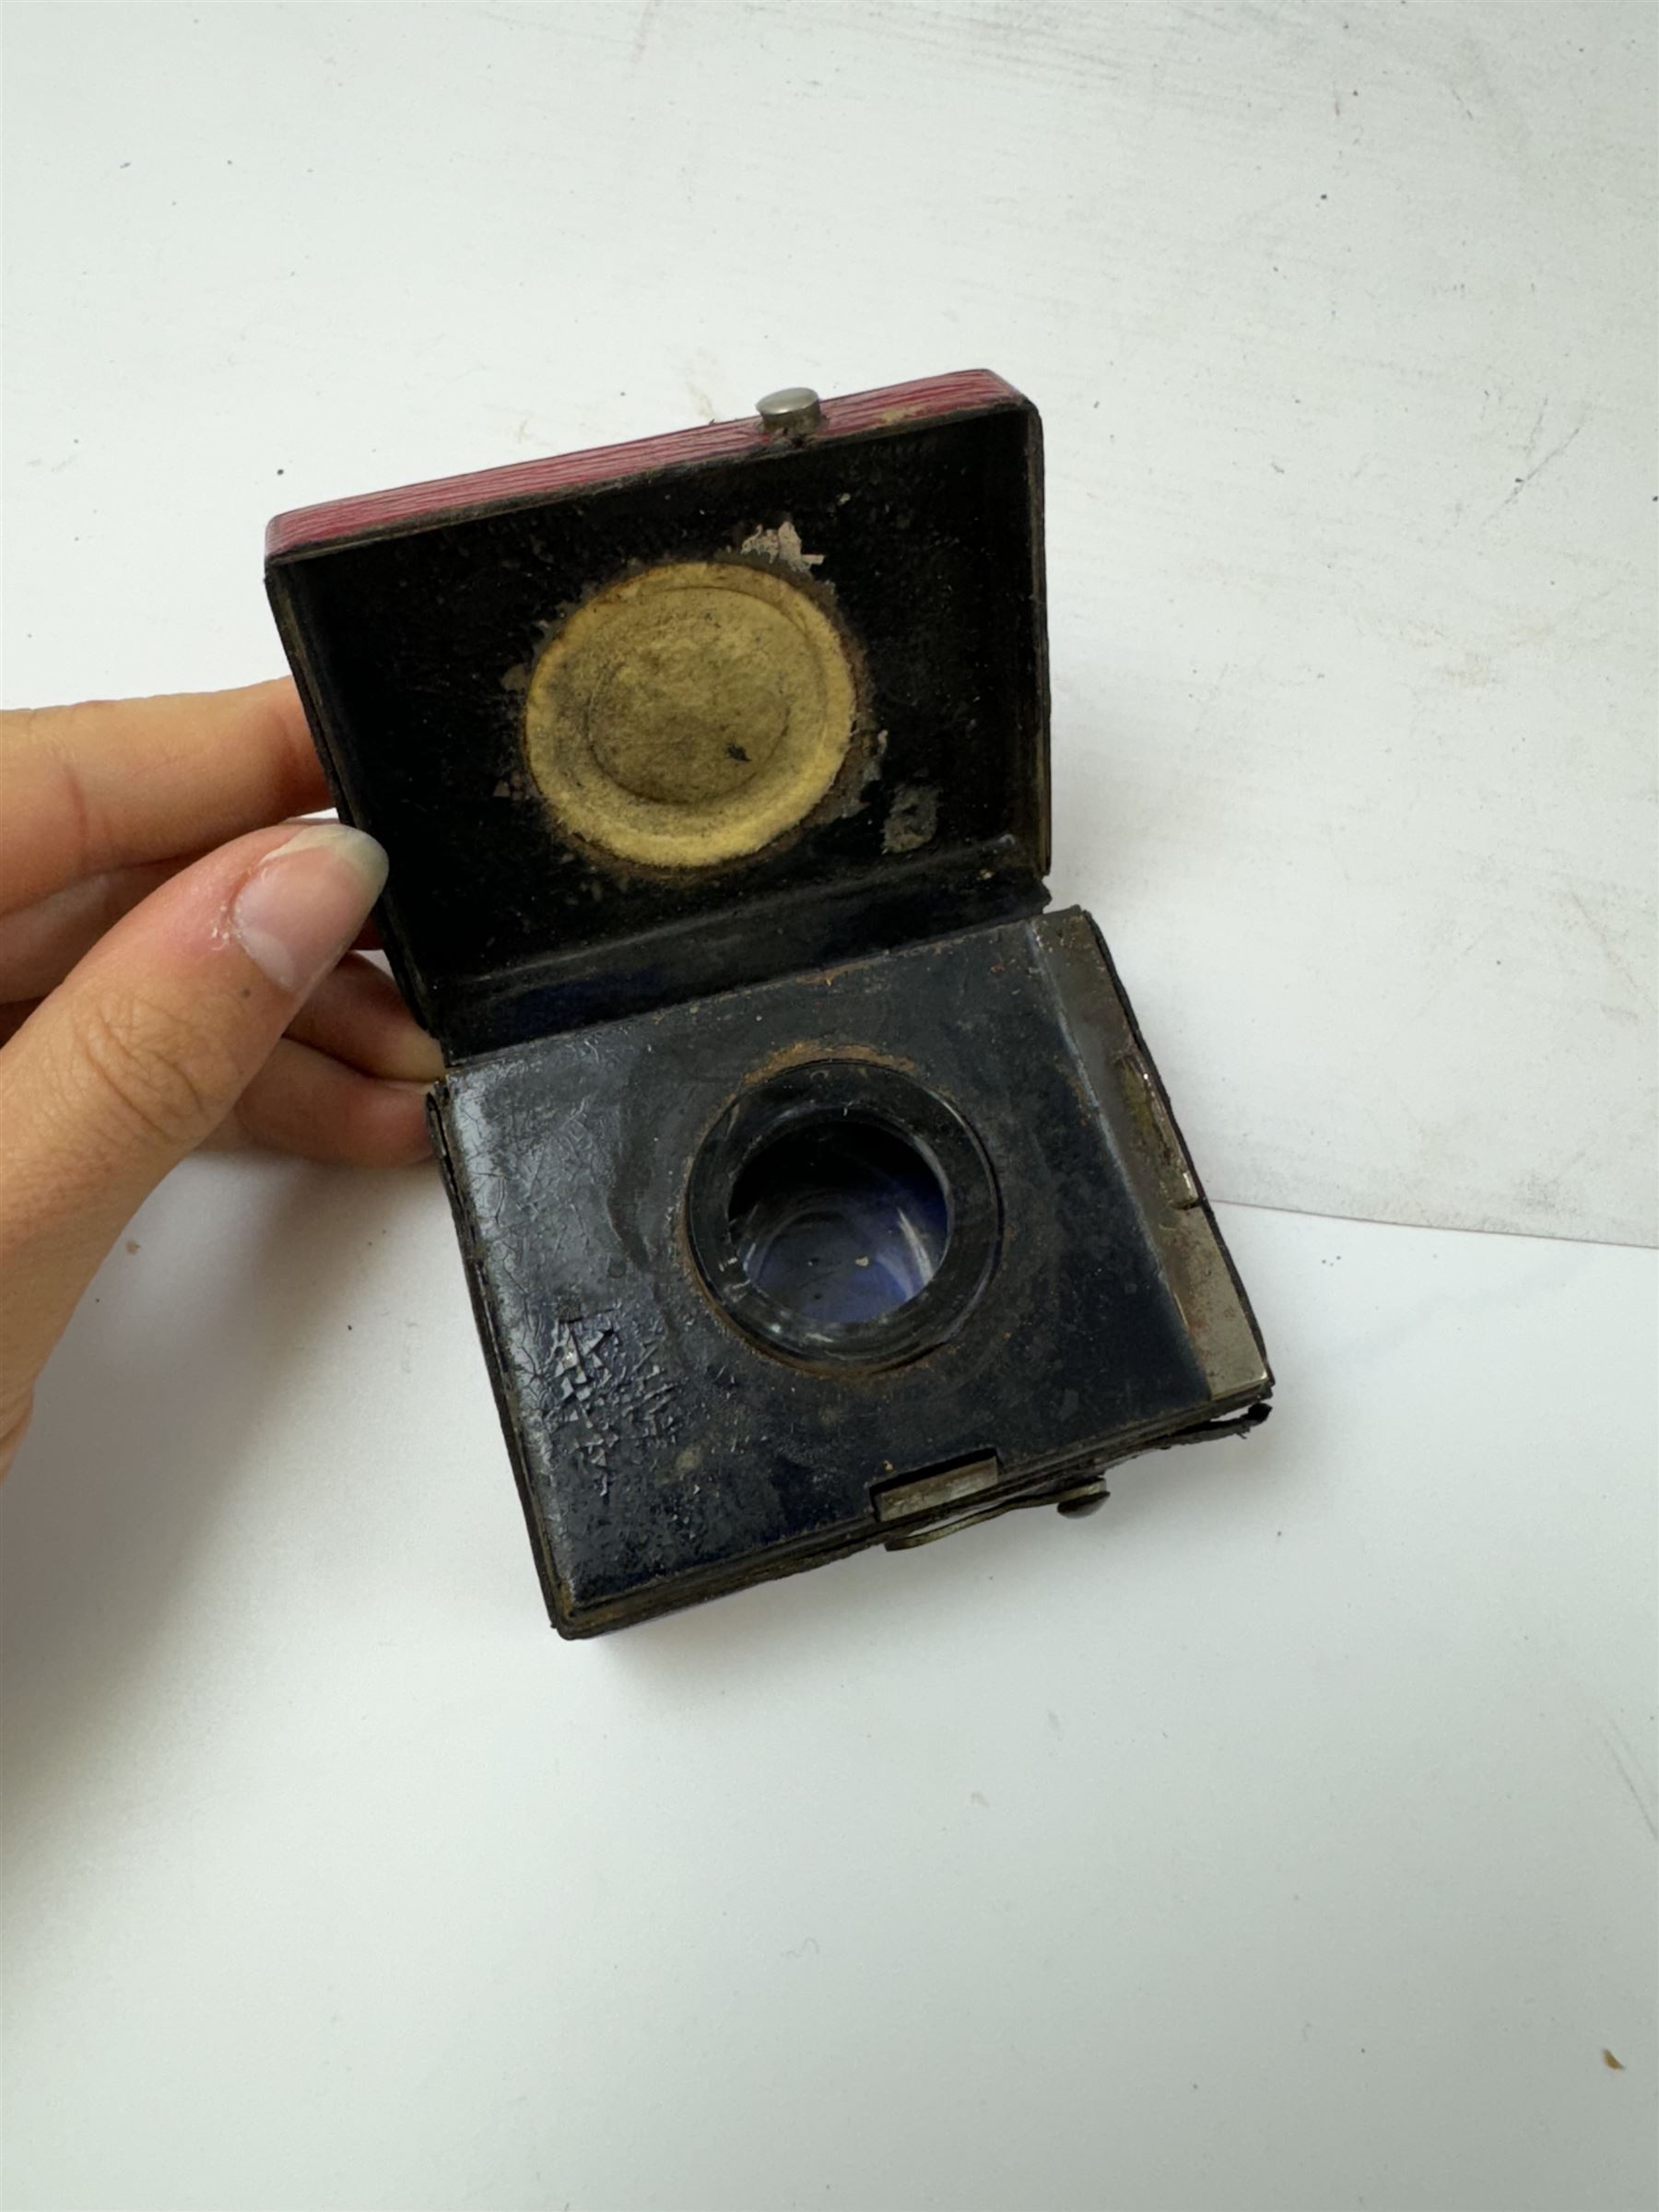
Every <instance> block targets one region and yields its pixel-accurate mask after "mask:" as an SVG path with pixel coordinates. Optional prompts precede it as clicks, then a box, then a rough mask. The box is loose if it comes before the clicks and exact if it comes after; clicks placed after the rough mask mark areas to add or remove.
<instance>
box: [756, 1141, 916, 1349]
mask: <svg viewBox="0 0 1659 2212" xmlns="http://www.w3.org/2000/svg"><path fill="white" fill-rule="evenodd" d="M730 1216H731V1226H732V1239H733V1242H734V1245H735V1249H736V1253H737V1258H738V1262H739V1264H740V1265H741V1267H742V1269H743V1273H744V1275H745V1277H747V1280H748V1281H749V1282H750V1283H752V1284H753V1285H754V1287H755V1288H756V1289H757V1290H759V1291H760V1292H762V1293H763V1294H764V1296H765V1297H766V1298H768V1299H769V1300H771V1303H772V1304H773V1305H774V1306H775V1307H777V1309H778V1310H779V1311H780V1312H782V1313H787V1314H791V1315H794V1316H797V1317H799V1318H800V1319H802V1320H805V1321H807V1322H811V1323H815V1324H825V1323H829V1324H838V1325H841V1324H855V1323H860V1322H870V1321H878V1320H880V1319H881V1318H882V1316H883V1315H885V1314H888V1313H891V1312H896V1311H897V1310H898V1308H899V1307H900V1306H904V1305H908V1304H909V1303H910V1301H911V1300H912V1299H913V1298H915V1297H917V1296H918V1295H919V1294H920V1293H921V1292H922V1291H923V1290H924V1289H925V1288H926V1287H927V1285H928V1284H929V1283H930V1282H932V1280H933V1279H934V1277H935V1275H936V1274H937V1273H938V1268H939V1263H940V1261H941V1260H942V1259H943V1258H944V1256H945V1248H946V1245H947V1242H948V1241H949V1237H950V1207H949V1203H948V1201H947V1198H946V1194H945V1192H944V1190H943V1188H942V1187H941V1184H940V1182H939V1178H938V1175H937V1174H936V1173H935V1171H934V1169H933V1168H932V1167H931V1166H930V1164H929V1163H928V1161H927V1160H926V1159H924V1157H923V1155H922V1153H921V1152H920V1151H919V1150H918V1149H917V1147H915V1146H914V1145H913V1144H912V1143H911V1142H910V1141H909V1140H908V1139H907V1138H906V1137H903V1136H901V1135H899V1133H898V1132H897V1131H896V1130H893V1129H890V1128H887V1127H884V1126H883V1125H882V1124H880V1123H878V1122H875V1121H872V1120H869V1119H865V1118H854V1117H853V1116H850V1115H846V1114H841V1115H837V1116H835V1117H833V1118H830V1117H825V1118H823V1119H819V1120H812V1121H808V1122H806V1123H805V1124H796V1125H795V1126H794V1127H792V1128H789V1129H787V1130H785V1131H784V1132H783V1133H782V1134H781V1135H778V1136H776V1137H774V1138H773V1139H772V1140H771V1142H770V1143H768V1144H763V1145H762V1146H761V1147H760V1148H759V1150H758V1151H757V1152H756V1153H755V1154H754V1155H753V1156H752V1158H751V1159H749V1160H748V1161H747V1164H746V1165H745V1167H744V1168H743V1170H742V1171H741V1172H740V1173H739V1175H738V1177H737V1180H736V1182H735V1184H734V1185H733V1188H732V1196H731V1202H730Z"/></svg>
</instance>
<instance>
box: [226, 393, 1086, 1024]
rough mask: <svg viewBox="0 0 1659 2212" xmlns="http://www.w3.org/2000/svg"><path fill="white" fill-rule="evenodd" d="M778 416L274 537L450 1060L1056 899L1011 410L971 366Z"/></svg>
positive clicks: (428, 490)
mask: <svg viewBox="0 0 1659 2212" xmlns="http://www.w3.org/2000/svg"><path fill="white" fill-rule="evenodd" d="M776 396H777V399H778V400H779V402H780V403H781V402H782V400H784V399H787V400H789V401H791V402H792V403H793V405H792V406H788V407H785V406H782V405H781V404H780V405H777V406H769V408H768V414H767V417H766V418H762V417H759V416H758V417H756V418H752V419H750V420H747V421H743V422H729V423H716V424H712V425H711V426H709V427H708V428H707V429H696V430H687V431H682V432H678V433H676V434H675V435H672V436H669V437H664V438H653V439H646V440H643V441H640V442H639V443H636V444H630V445H620V446H610V447H606V448H604V449H602V450H599V451H596V452H592V453H576V454H571V455H567V456H565V457H563V458H561V459H557V460H549V461H540V462H533V463H526V464H524V465H519V466H515V467H511V468H501V469H495V470H490V471H488V472H487V473H485V474H483V475H479V476H471V477H453V478H450V479H447V480H445V481H442V482H439V483H433V484H421V485H414V486H410V487H408V488H405V489H402V490H398V491H388V492H380V493H373V494H371V495H370V496H368V497H367V498H363V499H356V500H342V501H339V502H337V503H335V504H333V505H329V506H323V507H311V508H305V509H301V510H300V511H298V512H294V513H291V514H285V515H279V516H278V517H277V520H276V521H275V522H273V523H272V524H271V526H270V529H269V532H268V533H267V536H266V582H267V588H268V589H269V592H270V595H271V603H272V606H273V607H274V608H275V610H276V614H277V623H278V626H279V627H280V629H281V631H282V637H283V641H284V644H285V646H286V647H287V650H288V657H289V659H290V661H291V662H292V664H293V667H294V672H295V675H296V677H298V679H299V684H300V694H301V697H302V698H303V700H304V701H305V708H306V712H307V714H308V716H309V717H310V720H311V725H312V733H313V735H314V736H315V738H316V741H317V746H318V749H319V751H320V753H321V754H322V756H323V759H324V764H325V766H326V767H327V769H328V771H329V775H330V779H331V782H333V785H334V788H335V796H336V798H337V800H338V803H339V806H340V811H341V814H342V815H343V817H344V818H346V819H347V820H348V821H352V822H355V823H358V824H359V825H360V826H361V827H362V828H363V829H365V830H371V832H372V833H373V834H374V835H375V836H376V837H378V838H379V839H380V840H381V841H382V843H383V844H384V845H385V846H386V848H387V850H388V851H389V853H391V856H392V876H391V881H390V884H389V886H388V888H387V893H386V896H385V899H384V900H383V901H382V908H381V924H382V932H383V935H384V938H385V943H386V947H387V950H388V953H389V955H390V957H391V959H392V963H393V966H394V969H395V970H396V972H397V975H398V978H399V981H400V982H402V984H403V986H404V989H405V991H406V994H408V996H409V999H410V1001H411V1003H412V1004H413V1005H414V1006H415V1008H416V1010H417V1011H418V1014H419V1015H420V1017H421V1018H422V1019H423V1020H424V1021H425V1022H426V1023H427V1025H428V1027H429V1029H430V1030H432V1031H433V1033H434V1035H436V1036H437V1038H438V1039H439V1041H440V1042H441V1044H442V1045H443V1047H444V1049H445V1051H446V1053H448V1054H449V1055H450V1056H451V1057H452V1058H453V1057H457V1056H463V1055H466V1054H470V1053H478V1052H484V1051H489V1050H492V1049H494V1048H495V1047H497V1046H500V1045H502V1044H506V1043H510V1042H512V1041H515V1040H517V1039H520V1038H523V1037H525V1036H530V1035H534V1034H538V1033H541V1032H543V1031H547V1030H559V1029H565V1028H570V1027H573V1026H575V1025H577V1024H580V1023H583V1022H588V1021H594V1020H599V1019H604V1018H608V1017H610V1016H612V1015H615V1014H619V1013H624V1012H628V1011H630V1010H633V1009H635V1008H638V1007H642V1006H653V1005H660V1004H664V1003H665V1002H668V1001H671V1000H676V999H681V998H687V997H692V996H699V995H701V994H706V993H708V992H710V991H713V990H721V989H725V988H729V987H730V986H732V985H734V984H735V983H739V982H752V981H754V980H756V979H757V978H759V977H760V976H763V975H770V974H774V973H782V972H785V971H790V970H792V969H800V968H806V967H813V966H818V965H822V964H825V963H827V962H830V961H833V960H837V959H843V958H847V957H850V956H852V955H854V954H859V953H865V952H870V951H875V950H877V949H879V948H880V947H884V946H888V945H892V944H897V943H900V942H903V941H907V940H909V939H912V938H914V937H919V936H929V935H943V934H945V933H946V932H947V931H950V930H954V929H959V928H961V927H963V926H964V925H966V924H971V923H974V922H978V921H991V920H996V919H1002V918H1005V917H1006V916H1009V915H1011V914H1015V913H1029V912H1035V911H1036V910H1037V909H1038V908H1039V907H1041V905H1042V903H1043V902H1044V900H1045V898H1046V893H1045V891H1044V889H1043V886H1042V877H1043V875H1044V872H1045V870H1046V867H1047V865H1048V762H1047V756H1048V690H1047V673H1046V649H1045V637H1044V623H1043V602H1042V550H1041V430H1040V426H1039V422H1038V418H1037V414H1036V410H1035V409H1034V408H1033V407H1032V406H1030V402H1029V401H1027V400H1025V399H1022V398H1021V397H1020V395H1019V394H1018V393H1017V392H1015V391H1014V390H1013V389H1012V388H1011V387H1010V386H1009V385H1007V384H1006V383H1004V382H1002V380H1001V379H1000V378H998V377H995V376H992V375H990V374H989V373H987V372H984V371H967V372H965V373H963V374H961V375H958V376H948V377H939V378H935V379H932V380H930V381H928V382H922V383H913V384H898V385H893V386H890V387H888V389H886V390H884V391H879V392H870V393H864V394H858V395H857V396H855V397H853V398H848V399H841V400H830V401H828V402H826V403H824V405H823V406H822V408H821V409H820V410H818V412H817V414H816V416H815V414H814V412H813V409H812V407H811V406H810V404H809V403H810V401H811V394H779V395H776Z"/></svg>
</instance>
